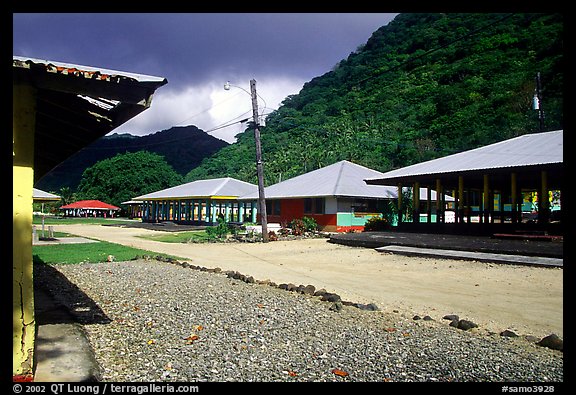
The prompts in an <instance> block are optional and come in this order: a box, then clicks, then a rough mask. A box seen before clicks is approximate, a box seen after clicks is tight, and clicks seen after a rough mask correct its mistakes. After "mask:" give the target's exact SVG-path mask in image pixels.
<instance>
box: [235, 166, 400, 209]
mask: <svg viewBox="0 0 576 395" xmlns="http://www.w3.org/2000/svg"><path fill="white" fill-rule="evenodd" d="M382 174H383V173H380V172H379V171H376V170H372V169H369V168H367V167H364V166H360V165H357V164H355V163H352V162H348V161H345V160H343V161H341V162H337V163H334V164H332V165H329V166H326V167H323V168H320V169H318V170H314V171H311V172H308V173H306V174H302V175H300V176H297V177H294V178H291V179H289V180H285V181H282V182H279V183H278V184H274V185H271V186H269V187H267V188H265V190H264V194H265V197H266V199H281V198H306V197H326V196H335V197H355V198H373V199H394V198H396V197H397V189H396V188H395V187H382V186H375V185H367V184H366V183H365V182H364V179H365V178H368V177H377V176H380V175H382ZM257 198H258V193H257V191H256V192H254V193H252V194H250V195H245V196H242V197H241V199H242V200H249V199H257Z"/></svg>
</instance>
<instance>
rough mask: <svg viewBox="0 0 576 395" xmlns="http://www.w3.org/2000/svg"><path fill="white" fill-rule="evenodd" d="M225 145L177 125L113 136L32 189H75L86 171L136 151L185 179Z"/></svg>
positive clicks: (54, 171)
mask: <svg viewBox="0 0 576 395" xmlns="http://www.w3.org/2000/svg"><path fill="white" fill-rule="evenodd" d="M227 145H228V143H227V142H225V141H223V140H220V139H218V138H216V137H213V136H210V135H209V134H207V133H206V132H204V131H202V130H201V129H198V128H197V127H196V126H177V127H172V128H170V129H167V130H163V131H160V132H156V133H153V134H149V135H146V136H133V135H130V134H116V133H115V134H112V135H110V136H104V137H102V138H100V139H98V140H97V141H95V142H94V143H92V144H91V145H89V146H88V147H86V148H84V149H83V150H81V151H79V152H78V153H77V154H76V155H74V156H72V157H70V158H69V159H67V160H66V161H64V162H62V163H61V164H60V165H59V166H57V167H56V168H55V169H53V170H52V171H51V172H49V173H48V174H47V175H46V176H45V177H43V178H42V179H41V180H39V181H38V182H37V183H36V185H35V186H36V187H37V188H39V189H42V190H45V191H59V190H60V189H61V188H70V189H71V190H75V189H76V188H77V187H78V185H79V184H80V180H81V178H82V173H83V172H84V170H86V169H87V168H89V167H91V166H92V165H94V164H95V163H97V162H99V161H102V160H104V159H109V158H112V157H114V156H116V154H124V153H126V152H137V151H149V152H153V153H156V154H159V155H161V156H162V157H164V158H165V159H166V162H168V164H169V165H170V166H172V168H173V169H174V170H175V171H176V173H178V174H180V175H182V176H184V175H185V174H186V173H188V172H189V171H190V170H191V169H193V168H194V167H196V166H198V165H199V164H200V163H201V161H202V159H204V158H205V157H208V156H210V155H212V154H214V153H215V152H217V151H218V150H220V149H221V148H222V147H225V146H227Z"/></svg>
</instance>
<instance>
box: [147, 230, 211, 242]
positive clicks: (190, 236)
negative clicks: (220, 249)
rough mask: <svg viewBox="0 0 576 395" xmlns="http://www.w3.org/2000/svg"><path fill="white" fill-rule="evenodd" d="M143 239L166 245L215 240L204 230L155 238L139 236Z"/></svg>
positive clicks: (167, 234)
mask: <svg viewBox="0 0 576 395" xmlns="http://www.w3.org/2000/svg"><path fill="white" fill-rule="evenodd" d="M139 237H142V238H143V239H147V240H154V241H162V242H164V243H193V242H205V241H209V240H213V239H214V237H211V236H209V235H208V234H207V233H206V231H204V230H193V231H187V232H166V234H163V235H157V236H156V235H155V236H139Z"/></svg>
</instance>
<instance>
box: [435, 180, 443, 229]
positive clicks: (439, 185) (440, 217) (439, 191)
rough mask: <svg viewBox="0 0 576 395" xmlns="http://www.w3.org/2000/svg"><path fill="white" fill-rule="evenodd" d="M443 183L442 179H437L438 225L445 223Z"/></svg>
mask: <svg viewBox="0 0 576 395" xmlns="http://www.w3.org/2000/svg"><path fill="white" fill-rule="evenodd" d="M443 194H444V193H443V192H442V183H441V182H440V179H439V178H437V179H436V223H437V224H438V223H441V222H442V223H443V222H444V207H443V206H442V202H443V199H442V195H443Z"/></svg>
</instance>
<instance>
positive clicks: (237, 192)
mask: <svg viewBox="0 0 576 395" xmlns="http://www.w3.org/2000/svg"><path fill="white" fill-rule="evenodd" d="M257 191H258V186H256V185H254V184H250V183H249V182H244V181H240V180H237V179H235V178H231V177H225V178H213V179H209V180H197V181H192V182H189V183H186V184H182V185H178V186H175V187H172V188H167V189H163V190H161V191H156V192H152V193H149V194H146V195H142V196H138V197H135V198H134V199H132V200H140V201H142V200H155V199H185V198H190V199H194V198H209V197H218V196H235V197H238V196H242V195H246V194H248V193H253V192H256V193H257Z"/></svg>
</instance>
